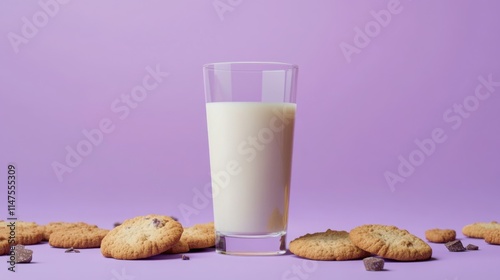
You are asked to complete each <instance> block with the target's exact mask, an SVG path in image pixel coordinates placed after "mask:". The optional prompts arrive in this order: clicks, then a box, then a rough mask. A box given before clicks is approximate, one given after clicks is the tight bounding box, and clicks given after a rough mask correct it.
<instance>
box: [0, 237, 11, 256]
mask: <svg viewBox="0 0 500 280" xmlns="http://www.w3.org/2000/svg"><path fill="white" fill-rule="evenodd" d="M9 252H10V244H9V242H8V241H7V240H5V239H1V238H0V256H2V255H8V254H9Z"/></svg>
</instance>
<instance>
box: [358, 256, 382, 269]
mask: <svg viewBox="0 0 500 280" xmlns="http://www.w3.org/2000/svg"><path fill="white" fill-rule="evenodd" d="M363 263H364V264H365V269H366V270H367V271H380V270H383V269H384V263H385V262H384V259H381V258H376V257H368V258H364V259H363Z"/></svg>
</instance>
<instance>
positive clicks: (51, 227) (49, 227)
mask: <svg viewBox="0 0 500 280" xmlns="http://www.w3.org/2000/svg"><path fill="white" fill-rule="evenodd" d="M43 228H44V233H43V238H44V240H50V235H51V234H52V233H54V232H56V231H65V230H70V229H81V228H97V226H96V225H91V224H87V223H83V222H76V223H69V222H52V223H48V224H46V225H45V226H43Z"/></svg>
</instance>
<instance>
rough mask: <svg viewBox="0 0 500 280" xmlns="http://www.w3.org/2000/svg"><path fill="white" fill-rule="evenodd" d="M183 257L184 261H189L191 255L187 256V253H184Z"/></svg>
mask: <svg viewBox="0 0 500 280" xmlns="http://www.w3.org/2000/svg"><path fill="white" fill-rule="evenodd" d="M181 258H182V260H183V261H189V256H187V255H182V257H181Z"/></svg>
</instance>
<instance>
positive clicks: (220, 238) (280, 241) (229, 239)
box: [215, 231, 286, 256]
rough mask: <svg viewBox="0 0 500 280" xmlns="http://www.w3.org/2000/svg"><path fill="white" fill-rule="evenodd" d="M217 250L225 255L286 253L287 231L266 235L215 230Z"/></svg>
mask: <svg viewBox="0 0 500 280" xmlns="http://www.w3.org/2000/svg"><path fill="white" fill-rule="evenodd" d="M215 251H216V252H217V253H220V254H225V255H239V256H272V255H282V254H285V253H286V232H285V231H281V232H277V233H272V234H266V235H242V234H224V233H221V232H218V231H216V232H215Z"/></svg>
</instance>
